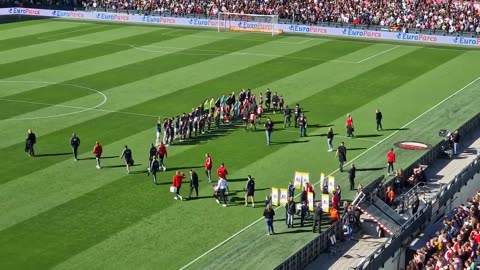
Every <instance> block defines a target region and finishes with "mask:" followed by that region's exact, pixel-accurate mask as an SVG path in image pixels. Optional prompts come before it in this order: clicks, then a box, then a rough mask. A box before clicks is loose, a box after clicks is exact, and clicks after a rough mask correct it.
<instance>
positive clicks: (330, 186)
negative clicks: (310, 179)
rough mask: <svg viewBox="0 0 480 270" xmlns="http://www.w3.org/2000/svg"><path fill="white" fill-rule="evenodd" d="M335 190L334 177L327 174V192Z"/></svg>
mask: <svg viewBox="0 0 480 270" xmlns="http://www.w3.org/2000/svg"><path fill="white" fill-rule="evenodd" d="M334 191H335V177H333V176H331V175H329V176H328V192H330V193H332V192H334Z"/></svg>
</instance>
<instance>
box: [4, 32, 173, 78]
mask: <svg viewBox="0 0 480 270" xmlns="http://www.w3.org/2000/svg"><path fill="white" fill-rule="evenodd" d="M109 27H110V26H108V27H100V28H93V29H91V30H92V31H94V32H96V31H99V30H101V29H103V28H107V29H108V30H110V29H112V28H109ZM112 27H114V26H112ZM117 27H119V26H117ZM165 31H168V29H158V30H156V31H154V32H148V33H142V34H139V35H132V36H130V37H127V38H121V39H116V40H112V41H109V42H105V43H100V44H94V45H89V46H85V47H82V48H76V49H71V50H65V51H63V52H58V53H53V54H48V55H42V56H38V57H32V58H29V59H24V60H20V61H17V62H12V63H8V64H2V65H0V71H1V72H0V79H5V78H8V77H14V76H18V75H21V74H27V73H30V72H35V71H39V70H42V69H46V68H52V67H56V66H61V65H65V64H68V63H72V62H76V61H81V60H85V59H91V58H95V57H100V56H103V55H105V54H112V53H116V52H120V51H124V50H129V49H131V47H130V46H128V45H129V44H136V45H138V46H144V45H149V44H151V43H155V42H159V41H162V40H168V39H173V38H175V37H172V36H167V35H162V33H163V32H165ZM71 34H72V35H73V36H79V35H83V34H84V32H83V31H81V32H78V33H71ZM66 35H68V36H63V35H60V36H61V37H62V38H67V37H70V34H66ZM55 39H57V37H55ZM49 42H51V40H49Z"/></svg>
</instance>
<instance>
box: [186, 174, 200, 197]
mask: <svg viewBox="0 0 480 270" xmlns="http://www.w3.org/2000/svg"><path fill="white" fill-rule="evenodd" d="M194 189H195V193H196V194H197V198H198V174H197V173H196V172H194V171H193V170H192V169H190V193H189V194H188V198H191V197H192V192H193V190H194Z"/></svg>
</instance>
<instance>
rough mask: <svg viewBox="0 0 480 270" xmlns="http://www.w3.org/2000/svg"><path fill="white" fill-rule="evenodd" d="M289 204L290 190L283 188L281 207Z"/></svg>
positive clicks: (281, 191) (281, 190)
mask: <svg viewBox="0 0 480 270" xmlns="http://www.w3.org/2000/svg"><path fill="white" fill-rule="evenodd" d="M287 202H288V189H286V188H281V189H280V205H281V206H284V205H285V204H287Z"/></svg>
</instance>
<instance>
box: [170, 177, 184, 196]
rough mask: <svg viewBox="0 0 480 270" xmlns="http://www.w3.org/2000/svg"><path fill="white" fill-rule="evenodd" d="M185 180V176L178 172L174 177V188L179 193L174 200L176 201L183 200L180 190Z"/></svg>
mask: <svg viewBox="0 0 480 270" xmlns="http://www.w3.org/2000/svg"><path fill="white" fill-rule="evenodd" d="M183 179H185V174H184V173H182V172H180V171H177V172H176V173H175V175H174V176H173V183H172V186H174V187H175V188H176V189H177V191H176V193H175V197H173V199H175V200H180V201H181V200H183V197H182V196H180V188H181V187H182V180H183Z"/></svg>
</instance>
